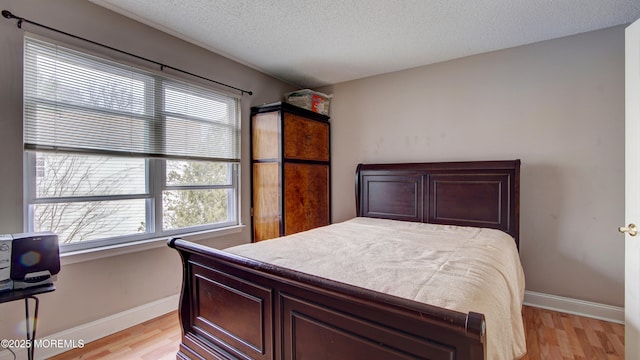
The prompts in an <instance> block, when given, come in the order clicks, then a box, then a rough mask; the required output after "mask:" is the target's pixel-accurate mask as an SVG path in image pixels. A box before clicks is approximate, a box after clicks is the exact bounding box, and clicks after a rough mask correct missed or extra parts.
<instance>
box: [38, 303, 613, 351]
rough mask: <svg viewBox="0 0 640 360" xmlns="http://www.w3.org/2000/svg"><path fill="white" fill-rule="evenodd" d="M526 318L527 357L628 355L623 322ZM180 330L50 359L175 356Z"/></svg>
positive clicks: (546, 315) (173, 320)
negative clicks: (621, 323) (625, 351)
mask: <svg viewBox="0 0 640 360" xmlns="http://www.w3.org/2000/svg"><path fill="white" fill-rule="evenodd" d="M523 318H524V322H525V331H526V336H527V351H528V353H527V355H526V356H525V357H524V358H523V359H522V360H537V359H545V360H546V359H561V360H564V359H608V360H613V359H624V325H620V324H614V323H610V322H606V321H600V320H594V319H589V318H585V317H580V316H575V315H569V314H564V313H559V312H555V311H549V310H543V309H538V308H533V307H528V306H525V307H524V309H523ZM180 336H181V333H180V326H179V323H178V314H177V312H172V313H169V314H167V315H164V316H161V317H159V318H157V319H153V320H150V321H147V322H145V323H143V324H140V325H137V326H134V327H132V328H129V329H126V330H123V331H121V332H118V333H116V334H113V335H110V336H107V337H105V338H103V339H100V340H96V341H94V342H92V343H89V344H87V345H85V347H84V348H82V349H75V350H71V351H68V352H66V353H64V354H61V355H58V356H56V357H54V358H52V359H51V360H77V359H83V360H92V359H127V360H137V359H140V360H160V359H162V360H164V359H175V354H176V352H177V351H178V344H180ZM36 355H37V354H36Z"/></svg>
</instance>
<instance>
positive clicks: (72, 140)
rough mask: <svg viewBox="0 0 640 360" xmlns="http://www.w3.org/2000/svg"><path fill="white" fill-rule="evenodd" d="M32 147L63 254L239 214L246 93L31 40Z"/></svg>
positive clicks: (32, 164)
mask: <svg viewBox="0 0 640 360" xmlns="http://www.w3.org/2000/svg"><path fill="white" fill-rule="evenodd" d="M24 147H25V163H26V166H25V197H26V201H25V204H26V207H27V208H26V226H25V227H26V231H53V232H55V233H57V234H58V236H59V238H60V245H61V251H62V252H65V251H73V250H80V249H87V248H94V247H101V246H106V245H112V244H119V243H124V242H132V241H137V240H145V239H152V238H158V237H168V236H174V235H177V234H184V233H188V232H195V231H206V230H212V229H217V228H223V227H228V226H233V225H237V224H238V223H239V206H238V203H239V162H240V116H239V103H238V99H237V98H236V97H233V96H229V95H226V94H222V93H219V92H216V91H213V90H211V89H207V88H204V87H200V86H197V85H195V84H189V83H186V82H182V81H177V80H175V79H172V78H169V77H166V76H162V75H157V74H155V73H152V72H146V71H142V70H140V69H137V68H133V67H131V66H126V65H122V64H119V63H115V62H112V61H109V60H105V59H102V58H98V57H94V56H91V55H88V54H85V53H81V52H77V51H74V50H71V49H67V48H64V47H62V46H59V45H55V44H51V43H48V42H45V41H42V40H40V39H35V38H31V37H26V38H25V56H24Z"/></svg>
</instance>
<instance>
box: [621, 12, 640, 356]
mask: <svg viewBox="0 0 640 360" xmlns="http://www.w3.org/2000/svg"><path fill="white" fill-rule="evenodd" d="M625 41H626V42H625V52H626V61H625V84H626V85H625V104H626V105H625V106H626V113H625V133H626V134H625V158H626V159H625V223H626V224H628V225H627V226H626V227H623V228H620V231H623V232H626V235H625V295H624V320H625V340H624V343H625V359H626V360H631V359H633V360H637V359H640V236H639V235H638V233H637V232H636V229H635V225H633V224H638V225H640V20H636V22H634V23H633V24H631V25H630V26H629V27H627V29H626V33H625ZM639 230H640V229H639Z"/></svg>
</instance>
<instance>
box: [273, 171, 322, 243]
mask: <svg viewBox="0 0 640 360" xmlns="http://www.w3.org/2000/svg"><path fill="white" fill-rule="evenodd" d="M284 183H285V187H284V208H285V209H284V212H285V219H284V234H285V235H289V234H293V233H297V232H300V231H305V230H309V229H313V228H316V227H319V226H325V225H329V222H330V215H329V214H330V209H329V166H328V165H323V164H305V163H293V162H291V163H285V165H284Z"/></svg>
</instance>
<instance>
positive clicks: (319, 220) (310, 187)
mask: <svg viewBox="0 0 640 360" xmlns="http://www.w3.org/2000/svg"><path fill="white" fill-rule="evenodd" d="M329 133H330V131H329V117H328V116H325V115H322V114H319V113H315V112H312V111H310V110H306V109H303V108H299V107H297V106H294V105H291V104H287V103H284V102H282V103H274V104H268V105H263V106H257V107H253V108H251V170H252V176H251V215H252V216H251V217H252V229H253V241H261V240H266V239H272V238H275V237H279V236H284V235H289V234H293V233H297V232H300V231H304V230H309V229H312V228H315V227H319V226H324V225H329V223H330V221H331V204H330V188H331V184H330V179H331V173H330V156H329Z"/></svg>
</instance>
